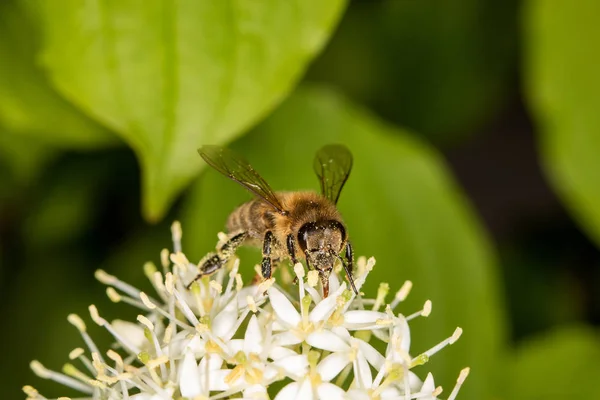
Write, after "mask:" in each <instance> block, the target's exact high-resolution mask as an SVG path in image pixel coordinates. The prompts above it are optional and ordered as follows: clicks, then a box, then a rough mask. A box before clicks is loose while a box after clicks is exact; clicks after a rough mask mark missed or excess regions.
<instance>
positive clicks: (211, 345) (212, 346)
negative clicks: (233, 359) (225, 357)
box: [204, 340, 221, 354]
mask: <svg viewBox="0 0 600 400" xmlns="http://www.w3.org/2000/svg"><path fill="white" fill-rule="evenodd" d="M204 348H205V349H206V352H207V353H215V354H221V347H220V346H219V345H218V344H216V343H215V342H214V341H212V340H209V341H207V342H206V344H205V345H204Z"/></svg>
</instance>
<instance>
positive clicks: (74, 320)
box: [67, 314, 86, 333]
mask: <svg viewBox="0 0 600 400" xmlns="http://www.w3.org/2000/svg"><path fill="white" fill-rule="evenodd" d="M67 321H69V322H70V323H71V325H73V326H74V327H75V328H77V330H78V331H79V332H82V333H83V332H85V331H86V326H85V322H83V320H82V319H81V317H80V316H79V315H77V314H69V316H68V317H67Z"/></svg>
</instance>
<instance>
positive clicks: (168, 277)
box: [165, 272, 174, 295]
mask: <svg viewBox="0 0 600 400" xmlns="http://www.w3.org/2000/svg"><path fill="white" fill-rule="evenodd" d="M173 289H174V282H173V274H172V273H171V272H167V273H166V274H165V290H166V291H167V293H169V294H170V295H172V294H173Z"/></svg>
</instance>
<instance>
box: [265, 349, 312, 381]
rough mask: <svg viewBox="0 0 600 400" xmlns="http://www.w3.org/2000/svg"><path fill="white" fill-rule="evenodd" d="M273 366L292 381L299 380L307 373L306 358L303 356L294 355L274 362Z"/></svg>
mask: <svg viewBox="0 0 600 400" xmlns="http://www.w3.org/2000/svg"><path fill="white" fill-rule="evenodd" d="M273 365H275V366H276V367H278V368H281V369H282V370H283V371H284V372H285V373H286V375H287V376H289V377H291V378H292V379H299V378H300V377H302V376H304V375H306V372H307V371H308V357H307V356H306V355H304V354H295V355H293V356H289V357H285V358H282V359H279V360H277V361H274V362H273Z"/></svg>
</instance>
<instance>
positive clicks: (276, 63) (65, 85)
mask: <svg viewBox="0 0 600 400" xmlns="http://www.w3.org/2000/svg"><path fill="white" fill-rule="evenodd" d="M344 4H345V1H344V0H290V1H280V0H264V1H255V0H233V1H196V0H183V1H178V2H176V3H173V2H171V1H164V0H148V1H144V2H140V1H135V0H122V1H108V0H99V1H93V2H90V1H84V0H57V1H52V2H39V3H38V4H37V5H38V7H41V10H40V15H41V18H42V20H43V21H44V28H45V30H44V31H45V39H46V42H45V51H44V56H43V62H44V65H45V66H46V68H47V70H48V72H49V73H50V75H51V77H52V80H53V82H54V83H55V85H56V87H57V88H58V89H59V90H60V91H61V92H62V93H63V94H65V95H66V96H67V97H68V98H69V99H71V100H72V101H73V102H75V103H76V104H78V105H79V106H80V107H82V108H83V109H85V110H86V111H87V112H89V113H90V114H92V115H94V116H95V117H96V118H98V119H99V120H101V121H103V122H104V123H105V124H107V125H109V126H111V127H112V128H113V129H115V130H116V131H118V132H119V133H120V134H121V135H122V136H123V138H124V139H125V140H126V141H127V142H128V143H129V144H130V145H131V146H132V147H133V148H134V150H135V151H136V153H137V155H138V158H139V161H140V164H141V166H142V169H143V172H144V181H143V191H144V207H143V208H144V213H145V215H146V217H147V218H149V219H151V220H156V219H158V218H159V217H161V216H162V214H163V213H164V211H165V209H166V208H167V206H168V205H169V204H170V202H171V201H172V200H173V198H174V196H175V195H176V194H177V193H178V192H179V191H180V190H181V189H182V188H183V187H184V185H186V184H187V183H188V182H189V181H190V180H191V179H192V177H194V176H195V175H196V174H197V172H198V171H199V169H200V168H201V166H202V164H201V163H200V162H199V160H198V158H197V155H196V152H195V148H196V147H197V146H198V145H199V144H200V143H225V142H227V141H229V140H231V139H232V138H233V137H234V136H235V135H237V134H239V133H240V132H241V131H243V130H244V129H246V128H248V127H249V126H250V125H251V124H253V123H255V122H256V121H257V120H258V119H259V118H261V117H262V116H263V115H264V114H265V113H267V112H268V111H269V110H270V109H271V108H272V107H273V106H274V105H275V104H277V103H278V102H279V101H280V100H281V99H282V98H283V97H284V96H285V95H286V94H287V92H288V91H289V90H290V88H291V87H292V86H293V84H294V83H295V81H296V80H297V79H298V77H299V75H300V74H301V72H302V71H303V70H304V68H305V66H306V63H307V62H308V61H309V60H310V59H311V58H312V57H313V56H314V55H315V53H316V52H317V51H318V50H319V49H320V48H321V47H322V45H323V44H324V42H325V40H326V39H327V37H328V36H329V33H330V32H331V30H332V28H333V26H334V25H335V23H336V21H337V19H338V17H339V15H340V13H341V12H342V10H343V8H344Z"/></svg>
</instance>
